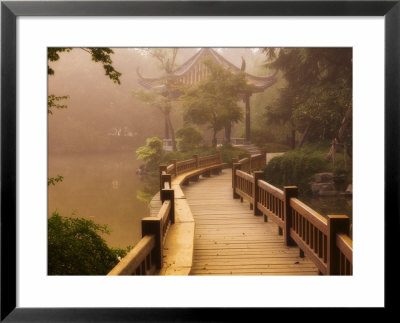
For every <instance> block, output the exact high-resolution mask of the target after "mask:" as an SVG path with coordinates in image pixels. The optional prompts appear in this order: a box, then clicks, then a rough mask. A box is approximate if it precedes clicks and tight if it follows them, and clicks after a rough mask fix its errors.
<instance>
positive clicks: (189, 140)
mask: <svg viewBox="0 0 400 323" xmlns="http://www.w3.org/2000/svg"><path fill="white" fill-rule="evenodd" d="M176 137H177V138H178V139H180V141H179V148H180V150H182V151H188V150H190V149H195V148H197V147H199V145H200V144H201V142H202V141H203V135H202V133H201V132H200V131H199V130H197V128H195V127H193V126H186V127H183V128H181V129H179V130H178V131H177V132H176Z"/></svg>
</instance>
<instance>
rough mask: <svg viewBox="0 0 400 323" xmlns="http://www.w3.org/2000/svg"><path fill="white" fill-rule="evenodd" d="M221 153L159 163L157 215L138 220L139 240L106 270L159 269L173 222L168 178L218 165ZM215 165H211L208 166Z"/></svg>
mask: <svg viewBox="0 0 400 323" xmlns="http://www.w3.org/2000/svg"><path fill="white" fill-rule="evenodd" d="M223 165H225V164H222V163H221V153H220V152H219V151H217V152H216V153H215V154H214V155H210V156H204V157H200V158H199V157H198V156H197V155H194V156H193V158H192V159H189V160H184V161H180V162H178V161H176V160H173V161H172V163H171V165H168V166H163V165H162V166H160V199H161V202H162V205H161V208H160V210H159V212H158V214H157V216H151V217H145V218H143V219H142V222H141V225H142V239H141V240H140V241H139V242H138V243H137V244H136V246H135V247H134V248H133V249H132V250H131V251H130V252H129V253H128V255H126V256H125V257H124V258H123V259H122V260H121V261H120V262H119V263H118V264H117V265H116V266H115V267H114V268H113V269H112V270H111V271H110V272H109V273H108V275H109V276H114V275H153V274H154V273H155V272H156V271H157V270H159V269H161V268H162V260H163V249H164V243H165V239H166V236H167V233H168V228H169V226H170V225H172V224H174V223H175V191H174V190H173V189H172V177H176V176H177V175H180V174H184V173H186V172H189V171H192V170H195V169H200V171H201V169H204V172H203V174H206V175H207V174H208V172H209V170H207V167H209V168H211V169H213V168H215V167H216V170H217V171H218V170H219V168H218V167H222V166H223ZM210 166H215V167H210Z"/></svg>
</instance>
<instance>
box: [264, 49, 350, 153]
mask: <svg viewBox="0 0 400 323" xmlns="http://www.w3.org/2000/svg"><path fill="white" fill-rule="evenodd" d="M265 53H266V54H267V57H268V59H269V62H268V64H266V66H267V67H269V68H277V69H279V70H280V71H281V72H282V74H283V77H284V78H285V80H286V81H287V86H285V87H283V88H281V89H280V97H279V98H278V99H277V100H276V101H275V102H274V103H271V104H269V105H268V106H267V107H266V113H265V117H266V119H267V122H268V123H277V122H281V123H283V124H286V125H288V126H289V128H290V129H291V131H292V134H291V145H292V148H294V140H295V133H296V132H299V133H302V134H304V138H305V139H306V138H308V141H309V142H315V141H318V140H326V139H329V140H332V139H333V138H335V137H336V135H337V132H338V129H339V127H340V125H341V122H342V120H343V117H344V115H345V113H346V111H347V109H348V108H349V107H351V104H352V49H351V48H268V49H265ZM350 125H351V123H350ZM347 130H348V131H347V134H346V136H347V137H346V138H344V139H343V140H346V141H348V142H349V144H351V139H350V138H351V126H350V127H349V129H347ZM300 144H302V142H301V141H300Z"/></svg>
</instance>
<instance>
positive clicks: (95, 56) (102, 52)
mask: <svg viewBox="0 0 400 323" xmlns="http://www.w3.org/2000/svg"><path fill="white" fill-rule="evenodd" d="M80 49H82V50H84V51H85V52H87V53H89V54H90V56H91V57H92V61H94V62H96V63H97V62H100V63H102V64H103V68H104V71H105V75H106V76H108V77H109V78H110V79H111V80H112V81H113V82H114V83H118V84H121V81H120V79H119V78H120V76H121V75H122V74H121V73H120V72H118V71H117V70H116V69H115V68H114V66H113V65H112V60H111V56H110V54H113V53H114V51H113V50H112V49H111V48H107V47H102V48H80ZM72 50H73V48H71V47H49V48H48V49H47V60H48V62H55V61H58V60H59V59H60V55H59V53H63V52H70V51H72ZM47 73H48V74H49V75H54V70H53V69H52V68H51V67H50V65H48V67H47Z"/></svg>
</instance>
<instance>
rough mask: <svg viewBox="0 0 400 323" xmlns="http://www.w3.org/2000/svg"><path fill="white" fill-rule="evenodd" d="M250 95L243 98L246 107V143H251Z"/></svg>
mask: <svg viewBox="0 0 400 323" xmlns="http://www.w3.org/2000/svg"><path fill="white" fill-rule="evenodd" d="M250 95H251V94H246V95H245V96H244V98H243V101H244V103H245V105H246V142H250Z"/></svg>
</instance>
